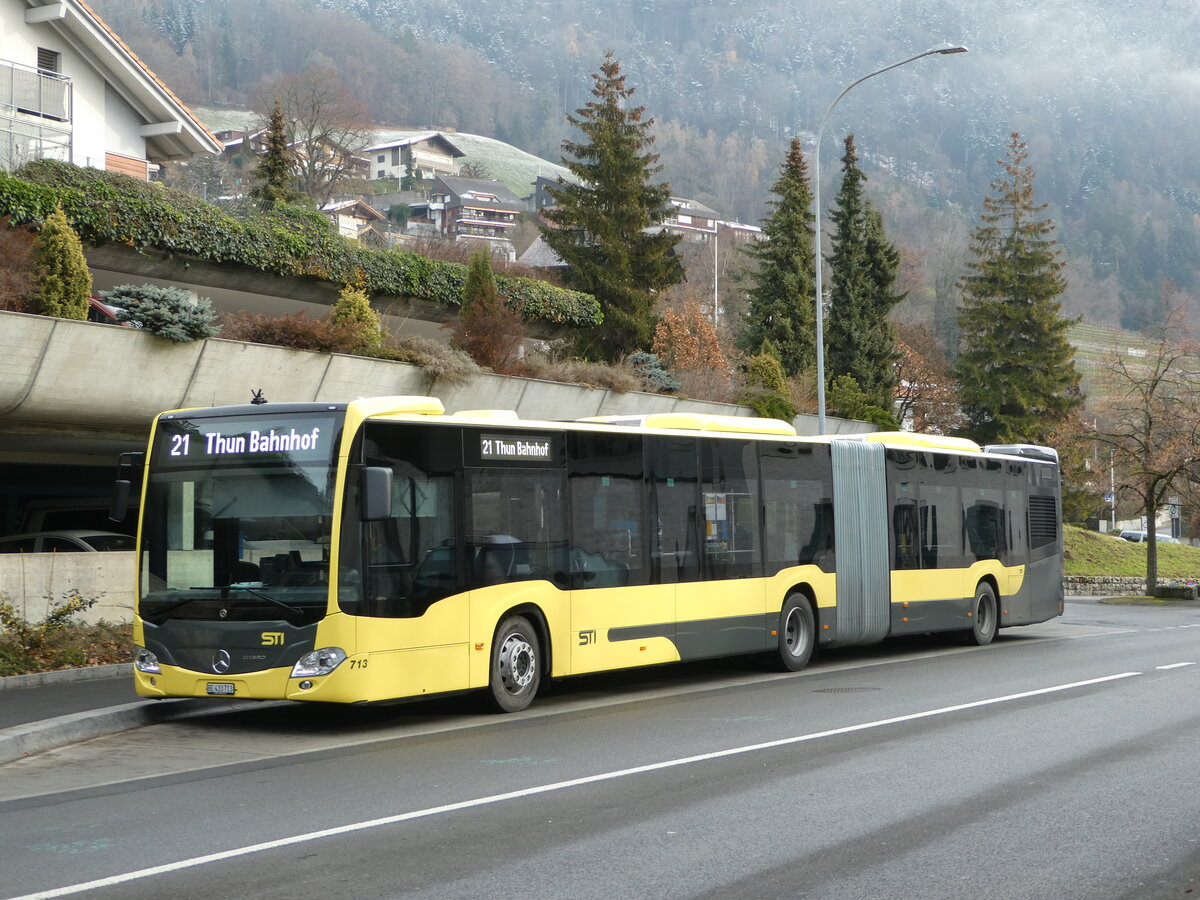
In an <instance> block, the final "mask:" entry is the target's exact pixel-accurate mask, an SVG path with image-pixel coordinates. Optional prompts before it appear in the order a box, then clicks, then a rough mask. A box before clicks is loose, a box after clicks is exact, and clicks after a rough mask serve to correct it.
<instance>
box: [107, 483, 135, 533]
mask: <svg viewBox="0 0 1200 900" xmlns="http://www.w3.org/2000/svg"><path fill="white" fill-rule="evenodd" d="M132 490H133V485H132V484H131V483H130V482H129V481H128V480H127V479H124V478H119V479H117V480H116V481H114V482H113V493H112V503H111V504H110V505H109V507H108V518H109V519H110V520H112V521H113V522H123V521H125V514H126V513H128V512H129V493H130V491H132Z"/></svg>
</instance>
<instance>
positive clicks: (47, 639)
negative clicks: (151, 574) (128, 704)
mask: <svg viewBox="0 0 1200 900" xmlns="http://www.w3.org/2000/svg"><path fill="white" fill-rule="evenodd" d="M97 599H98V598H96V597H84V596H83V595H82V594H81V593H79V591H76V590H70V591H67V592H66V593H65V594H63V596H62V598H61V599H60V600H56V601H54V602H53V603H51V604H50V611H49V612H48V613H46V618H44V619H42V621H40V622H29V621H27V620H26V619H25V617H24V616H22V615H21V614H20V613H18V612H17V611H16V609H15V608H14V607H13V603H12V598H11V597H9V596H8V595H7V594H3V593H0V627H3V630H4V634H3V635H2V637H0V675H17V674H20V673H23V672H39V671H45V670H47V669H61V668H63V667H65V666H77V665H83V664H84V663H86V662H87V655H86V653H81V650H80V648H78V647H73V646H70V645H69V644H66V643H65V642H64V640H63V636H64V632H66V630H67V629H68V628H69V627H70V626H72V625H73V624H75V622H74V618H75V614H76V613H78V612H81V611H83V610H85V609H90V608H91V607H92V606H94V605H95V603H96V600H97Z"/></svg>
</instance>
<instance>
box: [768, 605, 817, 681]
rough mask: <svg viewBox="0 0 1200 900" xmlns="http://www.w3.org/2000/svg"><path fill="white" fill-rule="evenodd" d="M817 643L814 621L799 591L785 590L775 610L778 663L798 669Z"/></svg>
mask: <svg viewBox="0 0 1200 900" xmlns="http://www.w3.org/2000/svg"><path fill="white" fill-rule="evenodd" d="M816 643H817V624H816V619H814V618H813V611H812V606H811V605H810V604H809V602H808V598H807V597H805V596H804V595H803V594H799V593H797V594H789V595H788V598H787V600H785V601H784V602H783V609H782V610H780V612H779V649H778V652H777V653H776V655H775V660H776V662H777V664H778V667H779V668H780V669H781V670H783V671H787V672H799V671H800V670H801V669H803V668H804V667H805V666H807V665H808V661H809V660H810V659H811V658H812V654H813V648H814V647H815V646H816Z"/></svg>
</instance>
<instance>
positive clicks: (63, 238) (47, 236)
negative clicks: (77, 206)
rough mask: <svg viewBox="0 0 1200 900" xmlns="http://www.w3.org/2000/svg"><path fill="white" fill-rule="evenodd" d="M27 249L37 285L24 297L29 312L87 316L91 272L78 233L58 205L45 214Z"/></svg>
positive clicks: (67, 317)
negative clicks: (48, 213) (31, 257)
mask: <svg viewBox="0 0 1200 900" xmlns="http://www.w3.org/2000/svg"><path fill="white" fill-rule="evenodd" d="M30 252H31V254H32V256H33V264H34V271H35V273H36V274H35V276H34V277H35V279H36V282H37V284H36V286H35V287H34V289H33V292H32V293H31V294H29V296H28V297H27V298H26V305H27V308H28V309H29V311H30V312H35V313H40V314H41V315H43V316H57V317H58V318H60V319H86V318H87V314H88V306H89V304H88V298H89V297H91V295H92V275H91V273H90V272H89V271H88V267H87V260H86V259H85V258H84V256H83V244H82V243H80V240H79V235H78V234H76V233H75V229H74V228H72V227H71V223H70V222H68V221H67V216H66V213H64V212H63V210H62V207H61V206H58V207H55V209H54V212H52V213H50V215H48V216H46V221H45V222H43V223H42V230H41V231H40V232H38V235H37V237H35V238H34V239H33V246H32V248H31V250H30Z"/></svg>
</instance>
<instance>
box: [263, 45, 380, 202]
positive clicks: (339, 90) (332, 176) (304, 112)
mask: <svg viewBox="0 0 1200 900" xmlns="http://www.w3.org/2000/svg"><path fill="white" fill-rule="evenodd" d="M258 97H259V100H258V108H259V111H260V112H261V113H263V114H264V116H265V115H266V114H267V113H268V112H269V110H270V109H271V107H272V105H273V103H274V99H275V98H276V97H278V98H279V101H280V104H281V106H282V108H283V114H284V118H285V120H286V121H287V123H288V127H289V129H290V132H291V139H292V153H293V156H294V157H295V167H296V186H297V189H298V190H300V191H301V192H303V193H304V194H306V195H307V196H308V197H310V198H311V199H312V201H313V202H314V203H315V204H316V205H317V206H323V205H324V204H326V203H328V202H329V200H330V199H331V198H332V197H333V196H335V195H336V194H337V192H338V191H339V190H341V189H343V188H344V187H345V185H346V184H347V182H350V181H353V180H354V179H356V178H366V177H368V176H369V173H370V164H369V162H368V161H367V160H364V159H363V158H362V157H361V156H360V154H361V152H362V150H363V148H365V147H366V146H367V145H368V144H369V143H370V141H371V138H372V134H371V130H370V124H371V113H370V110H369V109H368V108H367V107H366V105H365V104H364V103H362V101H360V100H359V99H358V98H356V97H354V96H353V95H351V94H350V92H349V91H348V90H347V89H346V87H345V85H344V84H343V83H342V79H341V77H340V76H339V75H338V73H337V71H336V70H334V69H333V68H331V67H329V66H324V65H312V66H309V67H308V68H307V69H305V70H304V71H303V72H301V73H300V74H298V75H290V76H286V77H283V78H280V79H278V80H275V81H272V82H270V83H268V84H265V85H263V86H262V87H261V88H260V90H259V92H258Z"/></svg>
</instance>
